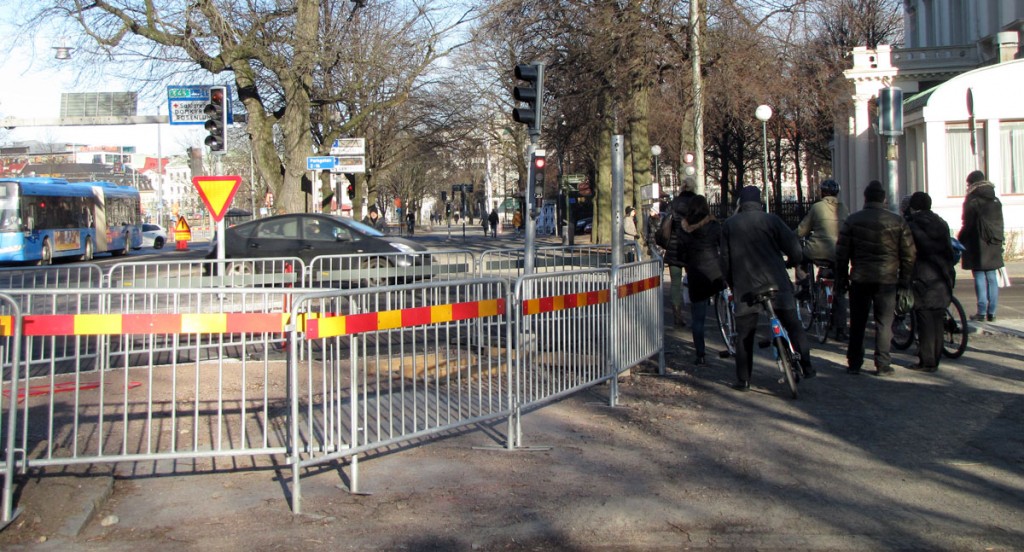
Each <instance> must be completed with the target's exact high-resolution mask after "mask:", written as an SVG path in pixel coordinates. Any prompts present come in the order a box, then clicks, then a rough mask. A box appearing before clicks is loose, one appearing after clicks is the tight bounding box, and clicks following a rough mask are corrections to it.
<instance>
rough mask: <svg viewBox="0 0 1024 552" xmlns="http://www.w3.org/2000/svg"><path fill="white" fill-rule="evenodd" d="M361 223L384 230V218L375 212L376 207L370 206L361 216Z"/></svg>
mask: <svg viewBox="0 0 1024 552" xmlns="http://www.w3.org/2000/svg"><path fill="white" fill-rule="evenodd" d="M363 224H365V225H367V226H369V227H370V228H373V229H374V230H379V231H381V232H383V231H384V229H385V227H386V225H385V223H384V218H383V217H381V216H380V213H378V212H377V207H376V206H374V207H370V211H369V212H368V213H367V214H366V216H365V217H363Z"/></svg>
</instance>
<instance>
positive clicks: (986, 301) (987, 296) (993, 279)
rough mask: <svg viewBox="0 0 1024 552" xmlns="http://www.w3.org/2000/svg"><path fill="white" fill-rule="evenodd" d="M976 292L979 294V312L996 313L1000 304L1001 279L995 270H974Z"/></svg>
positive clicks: (990, 314) (972, 272)
mask: <svg viewBox="0 0 1024 552" xmlns="http://www.w3.org/2000/svg"><path fill="white" fill-rule="evenodd" d="M971 274H973V275H974V294H975V295H977V296H978V314H987V315H989V316H995V315H996V305H998V304H999V279H998V276H997V275H996V271H995V270H973V271H971Z"/></svg>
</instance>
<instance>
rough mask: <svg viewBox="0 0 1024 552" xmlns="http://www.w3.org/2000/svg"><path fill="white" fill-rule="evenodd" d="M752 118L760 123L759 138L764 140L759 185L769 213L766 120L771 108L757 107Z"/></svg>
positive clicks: (770, 113)
mask: <svg viewBox="0 0 1024 552" xmlns="http://www.w3.org/2000/svg"><path fill="white" fill-rule="evenodd" d="M754 116H755V117H757V120H758V121H761V137H762V139H763V140H764V142H763V143H764V173H763V175H762V178H763V181H762V184H761V189H762V190H763V191H762V194H763V195H764V208H765V210H766V211H771V209H770V208H769V207H768V203H769V202H768V119H771V118H772V108H771V107H769V106H767V105H759V106H757V111H754Z"/></svg>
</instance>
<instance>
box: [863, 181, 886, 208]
mask: <svg viewBox="0 0 1024 552" xmlns="http://www.w3.org/2000/svg"><path fill="white" fill-rule="evenodd" d="M864 201H867V202H869V203H879V202H882V201H885V188H884V187H882V183H881V182H879V181H877V180H872V181H871V182H869V183H868V187H867V188H864Z"/></svg>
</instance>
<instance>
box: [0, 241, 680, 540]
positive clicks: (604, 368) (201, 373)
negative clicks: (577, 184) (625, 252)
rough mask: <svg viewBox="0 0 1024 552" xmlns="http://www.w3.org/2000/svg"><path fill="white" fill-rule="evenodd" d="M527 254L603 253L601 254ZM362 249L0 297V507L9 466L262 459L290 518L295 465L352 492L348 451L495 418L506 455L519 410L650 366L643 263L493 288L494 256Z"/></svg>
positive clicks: (132, 271) (658, 342)
mask: <svg viewBox="0 0 1024 552" xmlns="http://www.w3.org/2000/svg"><path fill="white" fill-rule="evenodd" d="M545 249H549V251H545V253H544V258H555V257H559V256H560V257H561V258H562V259H572V261H571V263H570V262H569V261H565V262H566V263H568V264H570V265H571V266H580V265H582V264H585V263H593V264H604V263H607V262H609V260H608V259H607V258H606V253H607V250H606V248H600V247H591V248H587V247H581V248H567V249H563V250H562V251H561V252H559V251H558V249H559V248H545ZM602 250H603V251H602ZM374 257H379V256H374ZM369 258H370V257H366V256H363V257H353V258H351V259H349V260H348V261H347V262H348V263H349V264H347V265H346V264H343V263H342V262H341V261H340V260H339V259H337V258H334V257H322V258H318V259H315V260H314V261H313V262H312V263H311V264H310V266H309V269H308V270H307V269H305V268H303V265H302V263H301V261H300V260H298V259H268V260H262V261H258V262H257V261H254V260H240V261H232V262H234V263H236V264H234V265H233V266H236V267H240V268H238V269H237V270H226V271H223V272H219V271H217V270H216V268H212V267H211V272H208V273H207V274H206V275H205V276H204V275H202V269H203V266H204V265H205V264H206V263H208V262H207V261H198V262H191V263H132V264H119V265H117V266H115V267H114V268H112V269H111V270H110V272H109V273H108V275H107V277H106V278H105V281H106V283H107V284H108V285H109V286H110V287H106V288H104V287H100V286H94V285H91V284H90V285H88V286H87V288H81V289H75V290H72V291H71V292H69V291H68V289H66V288H65V287H64V286H61V287H60V288H58V287H56V285H50V283H52V282H53V281H54V280H53V279H52V278H49V277H41V276H38V275H37V276H33V277H34V278H42V279H41V280H36V281H37V282H40V283H42V284H45V285H41V286H40V289H10V290H9V291H8V293H7V294H6V295H0V348H2V350H0V358H2V359H3V369H4V372H3V382H2V387H3V393H4V395H3V396H2V398H0V412H2V413H3V414H2V415H3V416H5V418H4V419H3V420H2V421H3V422H6V424H0V425H2V426H3V427H6V428H8V434H7V437H6V441H5V445H6V446H5V448H4V450H5V454H6V456H5V457H4V458H3V461H4V462H3V464H2V466H3V469H4V481H5V491H4V493H5V495H4V497H3V498H4V505H5V510H4V514H5V516H7V519H8V520H9V516H8V514H9V507H10V504H11V490H10V489H11V478H12V477H13V475H14V474H15V473H16V471H17V470H19V469H21V470H23V471H24V470H28V469H31V468H37V467H46V466H63V465H70V464H92V463H116V462H138V461H154V460H170V459H209V460H211V461H212V460H213V459H216V458H220V457H239V456H249V457H252V458H253V459H254V462H258V461H261V460H262V461H266V462H267V464H268V465H269V464H270V463H271V462H277V463H278V464H280V460H279V459H276V460H275V459H273V458H270V457H272V456H280V455H284V456H285V457H286V459H287V460H286V462H287V463H288V464H290V465H291V466H292V469H293V472H294V479H293V485H294V493H293V509H294V511H295V512H299V511H301V502H300V499H301V480H300V477H301V471H302V470H303V469H305V468H308V467H311V466H316V465H319V464H323V463H325V462H332V461H336V460H338V459H341V458H346V457H348V458H351V466H352V472H353V473H352V477H351V481H352V488H353V490H356V489H357V485H358V471H357V467H358V455H359V454H362V453H365V452H367V451H370V450H374V449H378V448H380V447H385V446H389V445H391V444H394V443H398V442H402V441H410V440H414V439H418V438H424V437H430V436H434V435H438V434H440V433H443V432H446V431H450V430H451V429H453V428H457V427H461V426H464V425H467V424H474V423H481V422H485V421H489V420H494V419H498V418H502V417H507V418H508V436H507V442H506V443H505V446H506V447H507V448H510V449H513V448H517V447H519V446H520V444H521V442H522V438H521V429H520V424H519V419H520V413H521V411H522V410H523V409H524V408H533V407H538V406H541V405H544V404H546V403H548V402H550V401H553V400H556V399H558V398H560V397H563V396H565V395H568V394H570V393H573V392H575V391H578V390H580V389H583V388H585V387H587V386H590V385H594V384H596V383H599V382H602V381H606V380H610V381H611V384H612V385H611V386H610V389H611V397H610V402H611V404H613V405H614V404H615V402H616V401H617V392H618V390H617V386H616V384H615V382H616V381H617V375H618V374H619V373H620V372H621V371H623V370H624V369H626V368H627V367H629V366H632V365H634V364H636V363H637V362H640V361H642V360H643V359H644V358H647V357H649V356H651V355H653V354H654V353H661V366H662V370H663V368H664V353H663V339H662V332H661V326H662V324H663V320H662V307H661V301H660V295H661V293H660V287H661V276H662V273H661V270H660V269H661V268H662V266H663V265H662V263H661V261H660V260H655V261H649V262H641V263H634V264H630V265H625V266H622V267H619V268H618V269H615V270H613V269H612V268H610V267H601V268H591V269H587V270H574V271H562V272H558V271H555V268H556V267H555V265H554V264H550V263H549V264H545V265H544V266H545V267H547V270H549V272H541V273H538V274H533V275H531V276H529V277H521V278H519V279H518V281H517V282H516V283H515V288H514V289H515V291H514V293H510V292H509V288H510V284H509V282H508V274H509V272H504V273H503V269H498V270H497V272H498V275H497V276H493V277H479V276H477V277H472V278H471V277H470V275H471V270H473V269H474V268H476V269H481V267H484V262H483V259H481V260H480V261H479V262H477V263H473V259H472V256H471V255H470V254H469V253H468V252H466V251H449V252H435V253H433V254H431V255H430V256H429V257H426V258H424V260H423V262H421V263H419V264H415V263H412V264H410V265H408V266H407V267H400V266H391V265H389V266H387V267H385V266H382V265H378V266H376V267H373V268H370V267H363V266H362V264H363V262H362V261H364V260H368V259H369ZM490 258H491V259H492V260H494V259H496V258H499V256H496V255H494V254H492V255H490ZM505 258H509V259H511V258H514V254H510V255H509V256H508V257H505ZM428 266H429V267H430V280H422V281H417V278H418V277H419V276H421V275H423V276H424V277H426V274H427V273H426V272H425V271H421V269H425V268H426V267H428ZM242 267H244V268H242ZM440 267H444V268H443V269H440ZM405 269H409V270H412V271H413V272H412V273H409V272H402V270H405ZM435 269H437V271H436V272H435ZM393 270H394V272H392V271H393ZM484 270H486V267H484ZM90 271H92V269H86V271H85V272H83V274H89V275H88V277H86V276H84V275H83V276H82V277H81V281H82V282H94V281H95V280H94V278H95V277H96V276H95V275H94V274H92V273H91V272H90ZM325 275H326V277H325ZM68 278H70V276H69V277H68ZM204 278H205V279H204ZM397 279H401V280H413V281H412V282H410V283H404V284H401V285H394V284H395V281H396V280H397ZM101 280H103V279H102V278H101ZM218 280H219V285H218V284H217V282H218ZM24 281H26V282H27V281H28V280H24ZM342 281H345V282H348V284H346V285H337V284H338V282H342ZM327 282H332V283H333V285H332V287H331V288H329V289H327V288H318V287H317V286H323V285H327ZM353 282H355V283H357V285H363V284H372V283H377V284H390V285H384V286H377V287H365V286H364V287H351V283H353ZM186 284H192V285H195V286H197V287H188V286H186ZM57 285H60V284H57ZM208 285H211V286H212V285H217V287H215V288H208V287H205V286H208ZM234 286H244V287H234ZM318 289H320V291H318ZM4 401H6V402H4ZM19 458H20V460H19Z"/></svg>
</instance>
